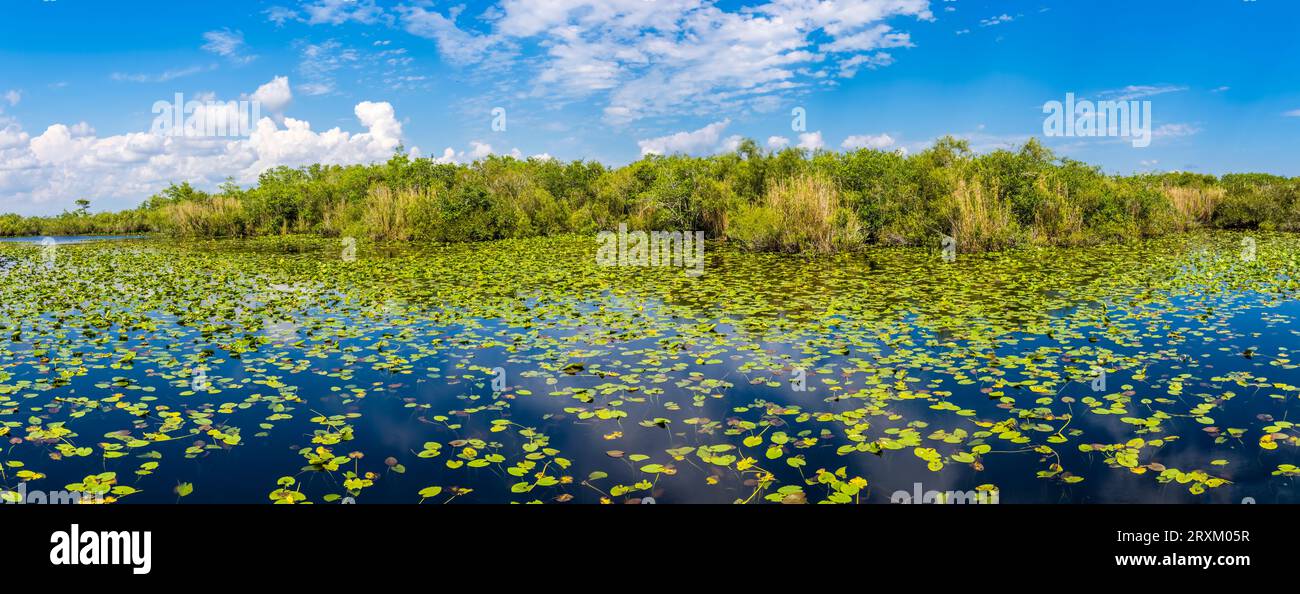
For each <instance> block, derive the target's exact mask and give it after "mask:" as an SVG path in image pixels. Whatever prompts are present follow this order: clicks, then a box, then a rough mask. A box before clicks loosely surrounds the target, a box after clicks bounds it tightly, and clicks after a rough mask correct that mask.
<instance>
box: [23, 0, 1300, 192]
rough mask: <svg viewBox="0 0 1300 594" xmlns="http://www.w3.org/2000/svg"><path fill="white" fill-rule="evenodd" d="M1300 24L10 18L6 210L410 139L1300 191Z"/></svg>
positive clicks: (1048, 3) (276, 2)
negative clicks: (1091, 130) (877, 156)
mask: <svg viewBox="0 0 1300 594" xmlns="http://www.w3.org/2000/svg"><path fill="white" fill-rule="evenodd" d="M1297 17H1300V2H1296V1H1295V0H1178V1H1172V0H1171V1H1155V0H1151V1H1139V0H1090V1H1088V2H1080V1H1074V0H1037V1H1020V0H1005V1H978V0H759V1H745V2H742V1H738V0H595V1H590V0H499V1H490V2H489V1H469V2H462V1H459V0H457V1H453V2H442V1H423V0H402V1H396V2H381V1H378V0H307V1H303V2H295V1H294V0H269V1H261V2H239V1H234V0H232V1H227V2H222V3H220V4H211V3H199V2H177V1H171V2H152V1H145V0H133V1H131V2H104V1H102V0H0V212H16V213H19V214H24V215H32V214H39V215H46V214H57V213H59V212H62V211H64V210H70V209H72V208H74V206H73V204H74V201H75V200H77V199H83V198H84V199H88V200H90V201H91V204H92V207H91V210H95V211H101V210H119V209H123V208H132V207H134V206H136V205H138V204H139V203H140V202H141V201H143V200H144V199H146V198H147V197H148V196H150V195H151V194H153V193H155V192H157V191H159V190H161V189H162V188H165V187H166V186H167V185H168V184H169V183H173V182H175V183H179V182H184V181H188V182H190V183H192V184H194V185H196V186H198V187H201V188H205V189H209V188H214V187H216V186H217V184H220V183H221V182H223V181H225V180H226V179H228V178H233V179H234V181H235V182H236V183H239V184H241V185H244V186H249V185H252V184H253V183H254V182H255V181H256V179H257V176H258V175H259V174H260V173H261V172H262V171H265V170H266V169H268V168H271V167H275V166H280V165H288V166H301V165H306V164H310V163H316V162H321V163H366V162H375V161H383V160H386V159H387V158H389V157H390V156H391V155H392V154H393V153H394V152H395V151H396V150H398V149H399V147H400V148H404V149H405V150H407V151H408V152H410V153H411V154H413V155H416V156H421V157H429V158H433V159H438V160H440V161H444V162H458V163H465V162H470V161H473V160H474V159H476V158H481V157H484V156H486V155H488V154H500V155H514V156H516V157H519V158H532V157H537V158H555V159H561V160H573V159H589V160H599V161H601V162H603V163H606V164H609V165H621V164H625V163H628V162H631V161H635V160H636V159H639V158H641V157H643V156H645V155H648V154H672V153H687V154H692V155H707V154H714V153H719V152H725V151H727V150H730V149H732V148H734V147H735V146H736V143H737V142H738V140H739V139H741V138H753V139H755V140H756V141H758V142H759V143H760V145H762V146H764V147H767V148H773V149H777V148H782V147H787V146H797V147H801V148H805V149H809V150H844V149H854V148H860V147H867V148H878V149H883V150H897V151H906V152H909V153H912V152H918V151H921V150H924V149H925V147H926V146H928V145H930V144H932V143H933V142H934V140H935V139H936V138H939V137H941V136H944V135H952V136H956V137H958V138H964V139H967V140H969V141H970V143H971V146H972V147H973V148H974V149H975V150H977V151H981V152H983V151H989V150H994V149H998V148H1014V147H1016V146H1018V145H1019V144H1021V143H1023V142H1024V141H1026V140H1027V139H1029V138H1031V137H1039V138H1040V139H1042V140H1043V141H1044V142H1045V143H1046V144H1047V146H1049V147H1050V148H1052V149H1053V150H1055V151H1056V152H1057V154H1059V155H1062V156H1066V157H1069V158H1073V159H1078V160H1082V161H1086V162H1088V163H1092V164H1096V165H1099V166H1101V167H1102V168H1103V169H1104V170H1106V171H1107V172H1111V173H1121V174H1127V173H1134V172H1144V171H1173V170H1180V171H1195V172H1203V173H1212V174H1223V173H1230V172H1240V171H1262V172H1268V173H1276V174H1281V175H1288V176H1298V175H1300V150H1298V149H1300V36H1298V35H1296V31H1297V26H1298V25H1297V23H1298V22H1300V19H1298V18H1297ZM178 94H179V95H180V97H181V99H182V102H181V105H182V106H183V105H184V102H189V101H198V102H212V101H220V102H223V103H224V102H231V101H235V102H238V101H241V100H242V101H246V102H248V103H247V106H248V108H247V109H244V108H242V107H240V106H239V104H235V105H234V106H229V107H212V106H211V105H204V106H200V108H199V109H197V110H195V112H196V116H195V117H198V118H199V121H200V122H202V121H204V118H207V119H212V118H215V117H217V116H216V115H213V114H221V113H225V111H223V110H229V114H228V115H227V116H223V117H230V118H231V120H229V121H232V122H238V123H240V124H242V126H236V127H235V128H236V129H235V130H233V133H229V134H225V135H221V136H217V137H212V136H208V137H185V136H183V135H181V133H180V132H178V130H180V128H177V127H175V126H173V125H172V124H173V123H174V122H175V121H176V120H175V119H174V117H173V118H168V117H165V115H164V114H166V113H167V111H166V110H164V109H161V108H160V107H159V105H160V104H168V105H170V104H174V103H176V97H177V95H178ZM1067 94H1068V95H1071V96H1073V97H1074V98H1075V100H1076V104H1077V102H1080V101H1085V100H1086V101H1092V102H1096V101H1124V102H1129V101H1136V102H1139V103H1138V104H1136V105H1135V107H1141V106H1144V105H1145V106H1149V108H1150V121H1149V122H1148V121H1146V120H1145V119H1144V118H1142V119H1141V120H1140V121H1135V122H1134V123H1135V124H1138V123H1142V126H1141V127H1144V128H1145V129H1146V130H1149V131H1150V142H1149V144H1146V145H1142V144H1143V143H1140V142H1134V139H1133V138H1132V137H1131V136H1124V135H1122V134H1106V135H1099V136H1092V137H1089V136H1082V135H1080V134H1079V133H1078V132H1077V131H1076V132H1075V133H1074V134H1073V135H1069V136H1061V135H1053V136H1045V134H1046V133H1047V129H1046V128H1045V121H1046V120H1047V119H1048V115H1046V114H1045V111H1046V110H1045V105H1047V104H1049V102H1053V101H1056V102H1061V103H1062V104H1064V103H1065V102H1066V100H1067ZM1143 102H1149V103H1143ZM254 104H256V105H257V107H258V108H257V110H256V111H253V110H252V106H253V105H254ZM179 111H181V112H182V113H183V112H184V110H183V109H181V110H179ZM1134 113H1138V114H1141V113H1142V110H1141V109H1135V110H1134ZM205 114H206V115H205ZM182 123H183V120H182ZM169 126H171V127H169ZM1103 128H1104V127H1103ZM1138 128H1139V127H1138V126H1135V127H1134V128H1133V130H1134V133H1136V130H1137V129H1138ZM1116 132H1122V130H1117V131H1116ZM1139 145H1142V146H1139Z"/></svg>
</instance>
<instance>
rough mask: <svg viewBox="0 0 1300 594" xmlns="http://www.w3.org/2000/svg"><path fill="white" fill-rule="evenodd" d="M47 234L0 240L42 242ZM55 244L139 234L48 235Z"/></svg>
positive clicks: (134, 236)
mask: <svg viewBox="0 0 1300 594" xmlns="http://www.w3.org/2000/svg"><path fill="white" fill-rule="evenodd" d="M46 237H47V236H43V235H42V236H32V237H0V242H6V243H42V242H45V241H46ZM48 237H49V239H50V240H52V241H53V243H54V244H55V245H67V244H72V243H86V242H88V241H114V240H122V239H141V238H143V236H141V235H53V236H48Z"/></svg>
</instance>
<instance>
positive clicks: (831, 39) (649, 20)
mask: <svg viewBox="0 0 1300 594" xmlns="http://www.w3.org/2000/svg"><path fill="white" fill-rule="evenodd" d="M397 12H398V13H399V15H400V22H401V24H402V26H403V27H404V28H405V29H406V30H407V31H409V32H411V33H413V34H416V35H420V36H423V37H427V38H429V39H433V40H435V41H436V42H437V44H438V47H439V49H440V50H441V53H442V55H443V57H444V59H446V60H448V61H451V62H454V63H459V64H476V65H477V68H476V73H477V74H480V75H482V73H483V71H484V69H485V68H487V69H489V70H491V69H492V68H493V67H500V66H501V65H502V63H503V62H509V61H511V60H514V59H515V58H517V57H518V56H517V54H518V47H519V46H520V45H521V44H525V43H527V44H530V45H534V44H535V45H536V46H537V47H539V48H541V49H542V50H543V52H544V53H543V54H542V55H541V56H540V57H539V58H534V57H529V58H527V59H526V60H519V61H518V63H519V64H521V65H523V67H525V68H529V69H532V70H533V72H532V76H531V78H532V83H533V88H532V89H531V90H530V91H529V92H530V93H531V94H532V95H533V96H544V97H547V98H550V99H555V98H560V99H577V98H584V97H587V96H590V95H592V94H601V95H604V96H605V97H606V105H605V107H604V114H605V119H606V120H607V121H608V122H610V123H615V124H622V123H628V122H632V121H635V120H638V119H642V118H646V117H653V116H663V115H683V114H695V115H704V114H709V113H717V112H720V111H729V112H734V111H738V110H744V109H757V108H758V107H759V106H761V105H768V106H770V103H771V99H770V98H771V97H772V96H782V95H788V94H791V93H794V92H797V91H799V90H800V89H806V88H810V87H812V86H815V85H817V84H820V83H819V81H821V80H823V79H825V78H827V77H831V76H840V77H847V76H853V75H855V74H856V73H857V72H858V70H859V68H862V67H880V66H886V65H888V64H889V63H891V62H892V61H893V58H892V56H890V55H889V54H887V53H883V52H880V51H879V50H880V49H883V48H895V47H911V46H912V42H911V38H910V36H909V34H908V33H907V32H904V31H895V30H894V29H893V28H892V27H891V26H889V25H886V24H884V21H885V20H886V19H889V18H892V17H899V16H910V17H913V18H916V19H918V20H932V19H933V18H934V17H933V15H932V14H931V12H930V9H929V2H928V0H771V1H769V2H766V3H764V4H759V5H757V6H752V7H744V8H737V9H733V10H727V9H725V8H723V7H720V6H719V5H718V3H715V2H711V1H706V0H656V1H654V2H647V1H645V0H502V1H501V2H500V3H499V5H495V6H492V7H491V8H488V9H486V10H485V11H484V12H483V13H482V14H481V15H478V17H477V18H471V17H468V16H466V15H463V14H461V10H460V9H459V8H457V9H452V10H451V11H449V12H447V13H445V14H444V13H441V12H438V11H437V10H433V9H429V8H424V7H419V6H416V7H411V6H404V7H401V8H399V9H397ZM458 23H461V24H458ZM462 24H463V26H462ZM510 75H511V76H512V77H514V78H517V76H518V72H512V73H510Z"/></svg>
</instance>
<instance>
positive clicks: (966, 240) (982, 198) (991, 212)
mask: <svg viewBox="0 0 1300 594" xmlns="http://www.w3.org/2000/svg"><path fill="white" fill-rule="evenodd" d="M952 199H953V204H954V207H955V208H954V209H953V215H952V217H951V221H950V222H951V227H950V228H951V229H952V237H953V239H955V240H957V247H958V249H961V250H962V251H972V252H979V251H991V250H998V249H1002V248H1005V247H1007V246H1008V245H1010V244H1011V243H1012V242H1013V241H1014V240H1015V226H1016V225H1015V219H1014V218H1013V217H1012V215H1011V208H1010V207H1009V206H1008V205H1007V204H1005V203H1003V202H1001V201H999V200H998V199H997V192H995V191H993V190H991V189H989V188H986V187H985V186H984V184H982V183H980V182H979V181H978V180H971V181H968V180H964V179H962V180H958V181H957V186H956V187H955V188H954V189H953V193H952Z"/></svg>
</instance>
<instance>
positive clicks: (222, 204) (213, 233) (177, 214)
mask: <svg viewBox="0 0 1300 594" xmlns="http://www.w3.org/2000/svg"><path fill="white" fill-rule="evenodd" d="M244 216H245V215H244V207H243V204H242V203H241V202H240V201H239V200H238V199H237V198H230V197H226V196H213V197H212V198H211V199H209V200H207V201H202V202H199V201H193V202H179V203H176V204H170V205H168V206H166V207H165V208H164V210H163V219H164V220H167V221H169V225H170V227H169V230H170V231H171V232H172V233H175V234H177V235H184V236H198V237H231V236H240V235H244V234H245V231H246V229H245V228H244Z"/></svg>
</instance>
